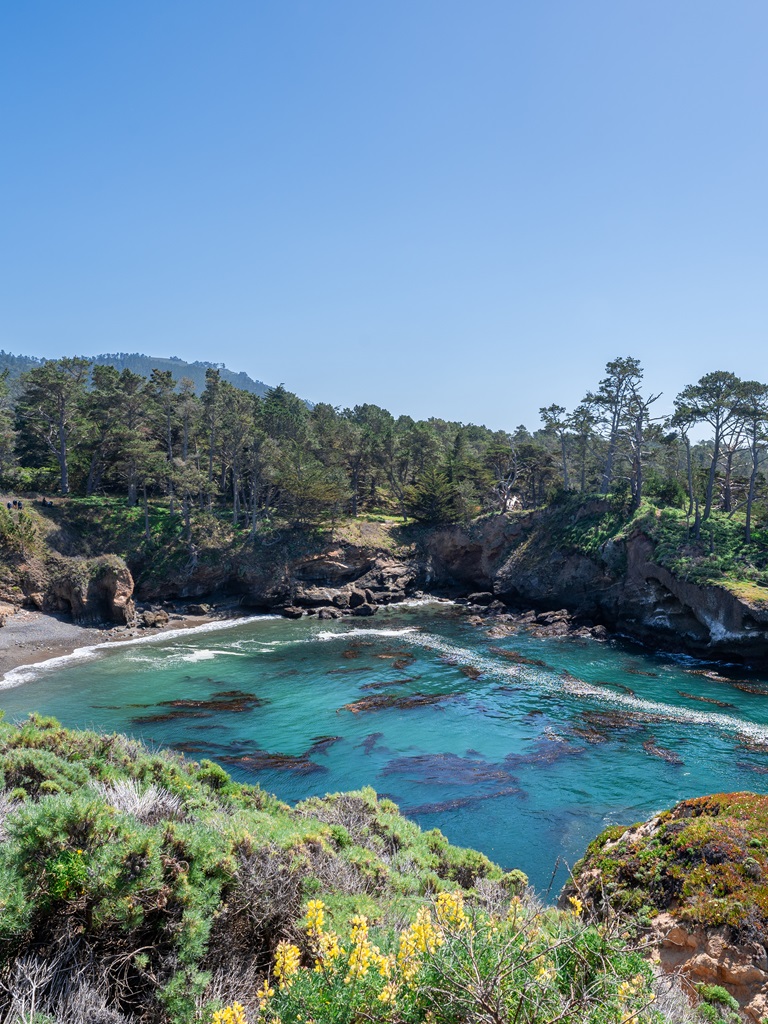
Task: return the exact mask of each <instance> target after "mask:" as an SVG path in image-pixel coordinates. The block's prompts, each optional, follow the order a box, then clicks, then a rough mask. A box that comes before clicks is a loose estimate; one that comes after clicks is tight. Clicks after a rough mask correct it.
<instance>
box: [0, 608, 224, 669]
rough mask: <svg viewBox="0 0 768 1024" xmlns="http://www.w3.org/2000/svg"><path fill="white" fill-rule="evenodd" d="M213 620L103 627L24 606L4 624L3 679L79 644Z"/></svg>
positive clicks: (185, 618)
mask: <svg viewBox="0 0 768 1024" xmlns="http://www.w3.org/2000/svg"><path fill="white" fill-rule="evenodd" d="M216 618H218V616H217V617H216ZM213 620H214V619H213V617H212V616H210V615H178V616H173V617H172V618H171V619H170V620H169V622H168V623H167V624H166V625H164V626H160V627H158V628H152V629H135V628H133V627H130V626H112V627H101V628H99V627H93V626H79V625H77V624H76V623H74V622H72V621H71V620H69V619H67V618H65V617H64V616H58V615H44V614H43V613H42V612H38V611H28V610H27V609H22V610H21V611H19V612H17V613H16V614H15V615H12V616H11V617H10V618H9V619H8V621H7V622H6V624H5V625H4V626H3V627H2V628H0V681H1V680H2V677H3V676H4V675H5V673H6V672H10V671H11V669H14V668H18V667H19V666H21V665H35V664H37V663H38V662H41V661H48V660H49V659H50V658H59V657H62V656H64V655H66V654H71V653H72V652H73V651H76V650H77V649H78V648H79V647H89V646H91V645H92V644H101V643H109V642H114V643H119V642H120V641H121V640H132V639H134V638H135V637H137V636H152V635H153V634H156V633H167V632H168V631H170V630H174V629H182V628H189V627H190V626H203V625H205V624H206V623H208V622H211V621H213Z"/></svg>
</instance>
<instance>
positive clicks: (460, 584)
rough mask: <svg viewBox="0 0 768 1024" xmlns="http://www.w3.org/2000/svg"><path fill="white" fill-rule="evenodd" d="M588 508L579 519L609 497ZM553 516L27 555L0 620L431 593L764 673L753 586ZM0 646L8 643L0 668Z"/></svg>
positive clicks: (549, 626) (321, 606)
mask: <svg viewBox="0 0 768 1024" xmlns="http://www.w3.org/2000/svg"><path fill="white" fill-rule="evenodd" d="M602 504H604V503H602ZM592 505H594V506H595V508H593V507H592ZM592 505H587V506H585V507H584V509H582V510H579V511H578V512H577V513H574V517H575V518H576V519H578V517H579V516H581V515H582V513H583V514H587V515H588V514H592V513H594V511H595V509H599V508H600V507H602V506H601V503H600V502H599V501H595V502H593V503H592ZM555 515H556V510H555V511H552V510H548V509H543V510H537V511H534V512H531V513H526V514H523V515H497V516H491V517H486V518H483V519H480V520H477V521H475V522H474V523H472V524H470V525H468V526H466V527H460V526H450V527H442V528H434V529H428V530H423V529H422V530H421V531H419V530H410V528H409V529H404V528H402V527H399V526H398V527H395V526H392V525H390V526H388V527H386V528H384V527H383V526H380V525H379V526H377V527H376V528H374V527H373V525H372V524H360V525H355V526H354V527H353V526H350V525H347V526H345V527H343V528H341V529H340V530H339V531H337V532H336V533H335V534H334V535H331V536H328V537H326V538H317V537H310V536H304V535H302V536H296V537H293V538H289V539H286V540H285V543H284V544H283V546H282V547H273V546H272V545H270V544H264V545H258V544H250V545H240V546H239V547H235V546H229V547H225V548H222V547H218V548H213V547H212V548H211V549H210V550H206V552H201V553H200V554H199V557H197V556H196V557H195V558H194V559H191V560H190V561H189V563H188V564H186V565H185V566H183V567H181V568H180V569H178V571H176V570H174V571H173V572H171V571H170V570H167V571H165V572H163V573H162V574H157V573H155V574H153V573H150V572H148V571H147V565H146V564H144V563H142V562H140V561H136V562H135V564H134V562H133V561H131V562H130V566H129V564H128V563H126V561H125V560H124V559H123V558H122V557H120V556H118V555H115V554H106V555H99V556H97V557H96V558H90V559H83V558H80V557H78V556H70V557H68V558H66V559H62V557H61V556H59V555H54V554H53V553H52V554H50V556H46V557H38V558H37V559H29V560H28V561H27V562H26V563H24V564H20V565H19V566H18V567H17V568H16V569H15V570H14V575H13V576H10V577H8V579H9V581H10V582H8V583H6V584H5V585H3V586H0V625H2V624H3V622H4V621H5V620H8V621H11V619H12V618H13V617H14V613H16V612H17V611H18V609H19V608H24V609H34V610H37V611H38V612H45V613H49V614H54V615H59V616H65V617H66V616H68V617H70V618H71V620H72V621H73V622H75V623H82V624H83V625H84V626H87V627H102V624H104V623H106V624H107V626H106V627H104V628H105V629H106V630H107V631H109V630H113V629H114V628H115V627H117V629H118V630H119V631H122V630H127V631H129V633H130V630H133V629H137V628H138V629H154V628H158V627H160V628H164V627H166V626H167V625H168V624H169V623H171V622H172V621H174V620H175V617H176V616H178V615H190V616H193V617H195V618H197V617H198V616H203V617H204V616H206V615H207V614H215V615H219V614H223V615H225V616H231V615H236V614H240V615H247V614H249V613H253V612H272V613H280V614H283V615H285V616H286V617H287V618H299V617H301V616H305V615H308V616H316V617H317V618H319V619H327V620H333V619H339V618H343V617H347V616H351V617H356V618H357V617H359V618H366V617H371V616H373V615H375V614H376V612H377V609H378V608H380V607H382V606H386V605H389V604H394V603H397V602H399V601H403V600H405V599H409V598H418V597H420V596H424V595H432V596H436V597H447V598H450V599H452V600H454V601H457V602H459V603H461V604H462V605H463V606H464V607H465V608H466V610H467V613H468V615H469V616H470V617H472V616H475V617H477V618H479V619H481V620H483V622H485V621H486V620H487V619H493V623H492V626H491V628H493V629H501V630H503V629H504V628H507V627H509V628H524V629H526V630H528V631H529V632H531V633H532V634H533V635H535V636H542V637H544V636H570V635H576V636H578V635H583V636H586V635H588V636H592V637H595V638H597V639H605V638H606V637H607V636H609V635H612V636H624V637H627V638H630V639H632V640H634V641H638V642H640V643H642V644H644V645H645V646H647V647H648V648H650V649H653V650H667V651H672V652H675V653H681V654H688V655H693V656H695V657H697V658H702V659H705V660H707V661H712V662H738V663H740V664H746V665H749V666H751V667H753V668H755V669H758V670H760V669H764V668H765V666H766V664H768V600H764V599H763V597H762V593H761V592H759V590H755V589H754V588H753V591H750V590H749V588H742V589H741V591H739V590H736V591H734V590H733V589H729V588H728V587H726V586H722V585H715V584H708V585H704V584H695V583H692V582H690V581H687V580H684V579H681V578H678V577H676V576H674V575H673V574H672V573H671V572H670V571H669V570H668V569H666V568H664V567H663V566H662V565H660V564H659V558H658V557H657V552H656V549H655V547H654V544H653V542H652V540H651V539H650V538H649V536H647V535H646V534H645V533H643V532H642V530H635V531H634V532H631V533H629V534H627V535H622V536H617V537H616V538H614V539H611V540H609V541H608V542H606V543H604V544H602V545H601V546H600V547H599V548H596V549H595V550H593V551H591V552H585V550H583V549H581V550H579V549H576V548H574V546H573V544H570V543H568V542H567V531H566V530H565V529H564V527H563V524H562V523H561V522H558V521H557V520H556V519H554V518H553V516H555ZM409 530H410V532H409ZM129 561H130V560H129ZM134 576H135V579H134ZM14 581H15V582H14ZM11 584H12V585H11ZM505 617H508V618H505ZM176 621H177V620H176ZM197 621H204V618H203V619H200V618H197ZM2 633H3V631H2V630H0V635H2ZM101 635H102V636H103V635H104V632H103V631H102V632H101ZM120 635H123V634H122V632H121V633H120ZM499 635H501V634H499ZM40 642H41V643H42V640H41V641H40ZM56 642H58V641H55V640H54V641H53V643H54V644H55V643H56ZM11 646H12V647H15V646H18V645H17V644H15V643H14V644H13V645H11ZM45 646H46V645H45V644H43V647H45ZM7 650H8V647H7V645H6V655H7ZM2 654H3V649H2V648H0V666H2Z"/></svg>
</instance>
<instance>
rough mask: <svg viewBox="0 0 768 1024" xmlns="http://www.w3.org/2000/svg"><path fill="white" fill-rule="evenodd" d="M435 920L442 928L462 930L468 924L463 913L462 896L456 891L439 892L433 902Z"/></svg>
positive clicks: (467, 919)
mask: <svg viewBox="0 0 768 1024" xmlns="http://www.w3.org/2000/svg"><path fill="white" fill-rule="evenodd" d="M435 909H436V911H437V920H438V921H439V923H440V924H441V925H442V926H443V927H444V928H449V929H450V930H452V931H458V932H461V931H464V929H465V928H467V927H468V926H469V918H468V917H467V915H466V914H465V913H464V896H463V895H462V893H461V892H460V891H459V890H458V889H457V890H456V892H441V893H440V894H439V895H438V897H437V901H436V904H435Z"/></svg>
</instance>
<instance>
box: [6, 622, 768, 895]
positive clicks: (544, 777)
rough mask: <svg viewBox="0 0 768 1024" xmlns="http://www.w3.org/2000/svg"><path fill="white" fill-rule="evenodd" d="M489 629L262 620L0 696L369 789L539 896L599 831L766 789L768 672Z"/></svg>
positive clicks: (126, 649) (300, 779)
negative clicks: (731, 793)
mask: <svg viewBox="0 0 768 1024" xmlns="http://www.w3.org/2000/svg"><path fill="white" fill-rule="evenodd" d="M489 625H490V624H489ZM487 630H488V627H483V628H477V627H474V626H471V625H469V624H468V623H467V621H466V619H465V618H463V617H462V616H461V615H460V614H459V613H458V609H456V608H454V607H453V606H450V605H446V604H437V603H430V604H421V605H407V606H403V605H400V606H396V607H394V608H391V609H387V610H382V611H380V612H379V614H378V615H377V616H376V617H375V618H374V619H368V620H365V622H362V621H361V620H342V621H337V622H318V621H317V620H314V619H302V620H299V621H288V620H285V619H280V618H275V617H269V616H265V617H260V618H255V619H250V620H247V621H242V622H240V623H237V624H232V623H228V624H226V625H224V626H221V625H218V624H217V625H214V626H213V627H205V628H203V629H202V630H197V631H185V632H183V633H182V632H179V633H167V634H163V635H161V636H159V637H153V638H151V642H147V641H146V640H142V641H139V642H132V643H127V644H116V645H115V644H113V645H107V647H106V648H104V649H99V650H95V651H91V652H83V653H82V654H81V655H80V656H79V657H74V658H71V659H68V660H64V661H59V662H58V663H55V664H49V665H48V666H45V667H42V668H37V669H23V670H17V671H15V672H13V673H10V674H9V675H8V676H6V678H5V681H4V683H3V685H4V686H6V688H5V689H3V690H2V691H0V707H2V709H3V710H4V711H5V713H6V715H7V716H9V717H10V718H11V719H18V718H21V717H23V716H24V715H26V714H27V713H28V712H29V711H32V710H38V711H41V712H44V713H49V714H54V715H56V716H57V717H58V718H59V719H60V720H61V721H62V722H63V723H64V724H65V725H69V726H79V727H93V728H96V729H100V730H119V731H121V732H126V733H129V734H132V735H134V736H137V737H141V738H142V739H143V740H144V741H146V742H147V743H149V744H153V745H161V746H167V747H172V748H175V749H177V750H182V751H184V752H186V753H188V754H189V755H190V756H192V757H195V758H198V759H199V758H201V757H210V758H213V759H214V760H217V761H219V762H221V763H222V764H224V765H225V766H226V767H227V768H228V770H229V771H231V772H232V773H233V775H235V776H236V777H237V778H240V779H242V780H246V781H256V782H259V783H260V784H261V785H262V786H264V787H265V788H267V789H269V790H271V791H273V792H275V793H277V794H278V795H279V796H280V797H282V798H283V799H285V800H288V801H295V800H299V799H301V798H302V797H305V796H308V795H310V794H322V793H326V792H332V791H336V790H343V789H354V788H358V787H360V786H362V785H370V786H373V787H374V788H375V789H376V790H377V791H378V792H379V793H383V794H386V795H388V796H390V797H391V798H392V799H394V800H395V801H396V802H397V803H398V804H399V806H400V807H401V809H402V810H403V811H404V813H406V814H408V815H410V816H411V817H413V818H414V819H415V820H416V821H418V822H419V824H420V825H422V826H423V827H424V828H433V827H439V828H440V829H442V831H443V832H445V834H446V835H447V836H448V837H449V839H451V840H452V841H453V842H456V843H459V844H461V845H466V846H473V847H476V848H478V849H480V850H483V851H484V852H485V853H487V854H488V855H489V856H490V857H491V858H493V859H494V860H496V861H498V862H499V863H501V864H502V865H503V866H504V867H506V868H511V867H519V868H522V869H523V870H524V871H525V872H526V873H527V874H528V875H529V876H530V878H531V881H532V882H533V883H534V884H535V885H536V886H537V888H538V889H539V890H540V891H541V892H547V890H550V889H551V892H552V893H553V894H554V893H555V892H556V891H557V889H558V888H559V887H560V885H561V884H562V882H563V880H564V878H565V872H566V865H567V864H573V863H574V862H575V860H576V859H577V858H578V857H579V856H580V855H581V853H582V852H583V851H584V848H585V846H586V845H587V843H588V842H589V841H590V840H591V839H592V838H593V837H594V836H595V835H596V834H597V833H598V832H599V831H600V830H601V829H602V828H604V827H605V826H606V825H608V824H614V823H631V822H634V821H637V820H639V819H641V818H645V817H647V816H648V815H649V814H651V813H652V812H653V811H656V810H659V809H661V808H663V807H667V806H669V805H671V804H673V803H674V802H675V801H677V800H680V799H682V798H684V797H690V796H696V795H701V794H704V793H711V792H716V791H723V790H726V791H727V790H737V789H751V790H756V791H759V792H765V791H766V787H767V786H768V774H766V773H768V680H765V679H764V680H762V681H761V680H760V679H759V678H757V677H754V676H752V677H749V676H747V675H746V673H745V670H744V669H736V668H733V669H727V668H726V669H724V668H714V667H713V666H711V665H705V664H703V663H699V662H694V661H691V660H687V659H682V658H681V659H675V658H672V657H670V656H666V655H652V654H649V653H648V652H646V651H643V650H642V649H641V648H633V647H630V646H628V645H626V644H624V643H622V642H619V641H609V642H598V641H595V640H577V639H546V640H542V639H533V638H531V637H528V636H526V635H525V634H518V635H513V636H508V637H502V638H498V637H497V638H492V637H489V636H488V635H487ZM705 672H706V673H709V675H706V674H704V673H705ZM713 677H714V678H713ZM9 684H14V685H9ZM682 694H688V695H690V696H682ZM387 698H390V699H389V700H388V699H387ZM694 698H699V699H698V700H697V699H694ZM701 698H705V700H702V699H701ZM360 701H364V703H363V704H359V703H357V702H360ZM174 702H176V703H174ZM395 702H396V703H395ZM710 702H719V703H710ZM349 705H352V707H349ZM721 705H728V706H721ZM272 755H282V756H280V757H275V756H272Z"/></svg>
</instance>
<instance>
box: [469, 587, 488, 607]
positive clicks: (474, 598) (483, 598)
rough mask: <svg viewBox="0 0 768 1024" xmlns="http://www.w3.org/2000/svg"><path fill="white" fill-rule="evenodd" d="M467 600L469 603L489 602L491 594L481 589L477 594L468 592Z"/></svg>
mask: <svg viewBox="0 0 768 1024" xmlns="http://www.w3.org/2000/svg"><path fill="white" fill-rule="evenodd" d="M467 600H468V601H469V603H470V604H490V603H491V601H493V594H491V593H489V592H488V591H486V590H482V591H480V592H479V593H477V594H470V595H469V597H468V598H467Z"/></svg>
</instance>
